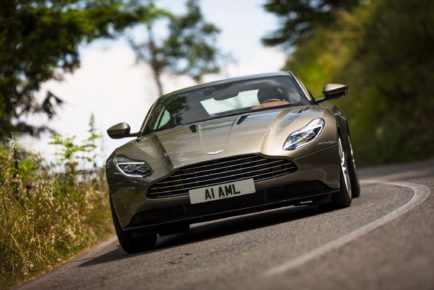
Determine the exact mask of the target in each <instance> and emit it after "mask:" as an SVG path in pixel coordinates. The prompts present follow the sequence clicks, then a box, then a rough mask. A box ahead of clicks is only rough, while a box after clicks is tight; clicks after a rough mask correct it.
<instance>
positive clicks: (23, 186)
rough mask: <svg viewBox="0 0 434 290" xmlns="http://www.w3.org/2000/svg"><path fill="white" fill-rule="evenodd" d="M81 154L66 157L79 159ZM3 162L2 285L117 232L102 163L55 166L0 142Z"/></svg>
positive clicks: (0, 175)
mask: <svg viewBox="0 0 434 290" xmlns="http://www.w3.org/2000/svg"><path fill="white" fill-rule="evenodd" d="M93 137H95V136H93ZM57 138H58V139H57V140H61V139H62V138H61V137H57ZM93 140H94V139H92V140H91V141H93ZM86 148H89V147H86ZM77 152H78V153H79V152H80V150H78V151H77ZM86 153H89V152H86ZM75 158H76V157H75V156H74V155H71V156H70V157H69V159H68V160H63V161H64V162H65V163H67V164H73V163H74V162H76V159H75ZM0 167H1V170H0V184H1V188H0V222H1V225H0V261H1V263H0V288H8V287H12V286H13V285H16V284H17V283H19V282H21V281H23V280H26V279H29V278H31V277H32V276H35V275H37V274H38V273H41V272H43V271H46V270H48V269H50V268H52V267H53V266H55V265H56V264H58V263H59V262H61V261H64V260H65V259H67V258H68V257H70V256H72V255H74V254H76V253H78V252H79V251H80V250H82V249H84V248H86V247H88V246H90V245H92V244H93V243H95V242H97V241H98V240H101V239H102V238H105V237H107V236H108V235H110V234H111V233H112V223H111V217H110V211H109V207H108V202H107V196H106V186H105V180H104V175H103V173H102V170H101V169H98V168H92V169H91V170H89V169H88V170H83V171H78V170H75V171H68V170H64V171H63V172H53V170H52V167H50V166H46V165H43V163H42V161H41V160H40V159H39V157H38V156H35V155H32V154H28V153H26V152H24V151H22V150H20V149H19V148H18V147H17V146H16V145H12V146H5V145H0Z"/></svg>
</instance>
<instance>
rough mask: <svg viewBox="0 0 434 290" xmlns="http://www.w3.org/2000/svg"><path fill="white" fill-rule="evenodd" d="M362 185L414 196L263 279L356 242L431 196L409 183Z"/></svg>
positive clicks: (419, 187)
mask: <svg viewBox="0 0 434 290" xmlns="http://www.w3.org/2000/svg"><path fill="white" fill-rule="evenodd" d="M361 183H363V184H387V185H393V186H397V187H405V188H409V189H411V190H413V192H414V194H413V196H412V197H411V199H410V200H409V201H408V202H407V203H405V204H403V205H402V206H400V207H398V208H396V209H395V210H393V211H391V212H390V213H388V214H386V215H384V216H382V217H381V218H380V219H377V220H375V221H373V222H371V223H368V224H366V225H364V226H362V227H360V228H358V229H356V230H354V231H352V232H350V233H348V234H345V235H343V236H341V237H339V238H338V239H336V240H333V241H330V242H328V243H326V244H324V245H322V246H320V247H318V248H316V249H314V250H312V251H310V252H308V253H305V254H302V255H301V256H298V257H296V258H295V259H291V260H289V261H287V262H284V263H283V264H280V265H278V266H275V267H273V268H271V269H269V270H267V271H265V273H264V274H263V277H265V278H269V277H271V276H274V275H278V274H282V273H285V272H287V271H290V270H292V269H295V268H297V267H299V266H301V265H303V264H306V263H307V262H310V261H312V260H314V259H316V258H318V257H320V256H323V255H325V254H327V253H329V252H331V251H333V250H335V249H338V248H340V247H342V246H344V245H346V244H348V243H350V242H351V241H354V240H356V239H357V238H359V237H361V236H363V235H365V234H367V233H369V232H371V231H373V230H375V229H377V228H379V227H381V226H383V225H385V224H387V223H389V222H391V221H393V220H395V219H396V218H398V217H400V216H402V215H404V214H406V213H408V212H409V211H411V210H412V209H414V208H415V207H417V206H419V205H421V204H422V203H423V202H424V201H425V200H426V199H427V198H428V196H429V195H430V194H431V190H430V189H429V187H428V186H426V185H422V184H416V183H409V182H400V181H387V180H376V179H368V180H364V181H361Z"/></svg>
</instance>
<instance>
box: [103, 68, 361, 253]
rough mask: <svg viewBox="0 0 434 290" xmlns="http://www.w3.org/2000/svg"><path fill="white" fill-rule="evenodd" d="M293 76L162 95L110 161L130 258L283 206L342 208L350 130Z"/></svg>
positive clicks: (119, 132) (327, 93) (337, 88)
mask: <svg viewBox="0 0 434 290" xmlns="http://www.w3.org/2000/svg"><path fill="white" fill-rule="evenodd" d="M323 93H324V96H323V97H322V98H319V99H315V98H313V97H312V96H311V94H310V93H309V91H308V90H307V89H306V88H305V86H304V85H303V83H302V82H301V81H300V80H299V79H297V78H296V77H295V76H294V74H292V73H286V72H279V73H269V74H260V75H253V76H246V77H239V78H231V79H226V80H222V81H217V82H211V83H207V84H201V85H197V86H193V87H189V88H186V89H182V90H179V91H175V92H172V93H169V94H166V95H164V96H162V97H160V98H158V99H157V101H156V102H155V103H154V104H153V105H152V107H151V108H150V110H149V112H148V114H147V116H146V118H145V120H144V122H143V125H142V126H141V128H140V130H139V131H138V132H137V133H130V126H129V125H128V124H126V123H120V124H117V125H114V126H113V127H111V128H110V129H108V131H107V132H108V134H109V136H110V137H111V138H115V139H118V138H125V137H134V140H132V141H129V142H128V143H126V144H125V145H123V146H121V147H119V148H117V149H116V150H115V151H114V152H113V153H112V154H111V155H110V157H109V158H108V160H107V163H106V174H107V181H108V184H109V200H110V206H111V210H112V215H113V222H114V226H115V229H116V233H117V236H118V239H119V242H120V245H121V246H122V248H123V249H124V250H125V251H126V252H137V251H142V250H145V249H149V248H152V247H154V246H155V244H156V241H157V235H165V234H171V233H176V232H182V231H187V230H188V229H189V227H190V224H192V223H197V222H203V221H208V220H212V219H219V218H224V217H228V216H233V215H239V214H245V213H250V212H254V211H260V210H265V209H271V208H276V207H282V206H288V205H307V204H313V205H318V206H320V207H321V206H327V207H334V208H342V207H348V206H350V204H351V200H352V198H355V197H358V196H359V194H360V187H359V182H358V177H357V171H356V166H355V162H354V157H353V150H352V147H351V142H350V134H349V129H348V123H347V120H346V118H345V117H344V115H343V113H342V112H341V111H340V110H339V108H338V107H337V106H336V105H334V104H332V103H329V102H328V100H329V99H333V98H338V97H341V96H344V95H345V94H346V93H347V86H345V85H339V84H327V85H326V86H325V87H324V92H323Z"/></svg>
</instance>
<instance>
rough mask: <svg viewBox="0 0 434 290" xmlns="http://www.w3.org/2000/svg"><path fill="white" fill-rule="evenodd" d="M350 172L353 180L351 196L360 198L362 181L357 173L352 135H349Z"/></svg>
mask: <svg viewBox="0 0 434 290" xmlns="http://www.w3.org/2000/svg"><path fill="white" fill-rule="evenodd" d="M348 147H349V150H348V151H349V154H348V172H349V174H350V180H351V196H352V198H358V197H359V196H360V183H359V176H358V174H357V167H356V161H355V160H354V152H353V146H352V145H351V140H350V137H348Z"/></svg>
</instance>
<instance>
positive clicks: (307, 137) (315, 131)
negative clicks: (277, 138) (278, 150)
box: [283, 118, 324, 150]
mask: <svg viewBox="0 0 434 290" xmlns="http://www.w3.org/2000/svg"><path fill="white" fill-rule="evenodd" d="M323 128H324V120H323V119H321V118H317V119H313V120H312V121H311V122H310V123H309V124H307V125H306V126H304V127H303V128H301V129H298V130H297V131H295V132H293V133H291V135H289V136H288V138H287V139H286V142H285V144H283V149H284V150H294V149H297V148H299V147H301V146H304V145H306V144H309V143H310V142H312V141H313V140H315V138H316V137H317V136H318V135H319V134H320V133H321V131H322V129H323Z"/></svg>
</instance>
